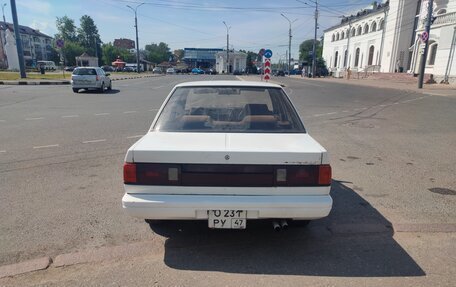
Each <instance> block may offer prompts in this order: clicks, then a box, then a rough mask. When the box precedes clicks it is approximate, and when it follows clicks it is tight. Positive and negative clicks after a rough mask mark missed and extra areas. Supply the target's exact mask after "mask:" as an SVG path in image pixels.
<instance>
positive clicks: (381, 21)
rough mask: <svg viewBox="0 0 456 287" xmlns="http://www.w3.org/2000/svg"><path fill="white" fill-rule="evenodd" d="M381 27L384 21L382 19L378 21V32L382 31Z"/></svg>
mask: <svg viewBox="0 0 456 287" xmlns="http://www.w3.org/2000/svg"><path fill="white" fill-rule="evenodd" d="M383 25H384V21H383V19H382V20H380V24H378V30H382V29H383Z"/></svg>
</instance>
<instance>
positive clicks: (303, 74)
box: [301, 66, 306, 78]
mask: <svg viewBox="0 0 456 287" xmlns="http://www.w3.org/2000/svg"><path fill="white" fill-rule="evenodd" d="M305 74H306V68H305V67H304V66H303V67H302V70H301V78H302V77H304V76H305Z"/></svg>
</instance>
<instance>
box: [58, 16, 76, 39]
mask: <svg viewBox="0 0 456 287" xmlns="http://www.w3.org/2000/svg"><path fill="white" fill-rule="evenodd" d="M55 22H56V26H57V31H58V33H57V34H56V35H55V38H56V39H63V40H64V41H65V42H66V41H71V42H76V41H77V35H76V25H75V24H74V20H73V19H70V18H68V16H63V17H57V20H56V21H55Z"/></svg>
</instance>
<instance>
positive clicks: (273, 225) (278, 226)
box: [272, 220, 282, 232]
mask: <svg viewBox="0 0 456 287" xmlns="http://www.w3.org/2000/svg"><path fill="white" fill-rule="evenodd" d="M272 227H273V228H274V231H276V232H279V231H280V230H281V229H282V227H280V224H279V223H278V222H277V220H273V221H272Z"/></svg>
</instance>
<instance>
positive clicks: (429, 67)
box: [410, 0, 456, 83]
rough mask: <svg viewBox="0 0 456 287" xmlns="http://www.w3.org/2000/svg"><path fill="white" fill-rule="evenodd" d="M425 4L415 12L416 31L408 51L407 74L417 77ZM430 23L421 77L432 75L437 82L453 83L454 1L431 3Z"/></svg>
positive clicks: (455, 69)
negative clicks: (408, 68) (426, 52)
mask: <svg viewBox="0 0 456 287" xmlns="http://www.w3.org/2000/svg"><path fill="white" fill-rule="evenodd" d="M428 7H429V6H428V0H423V1H422V3H421V5H420V9H419V10H417V13H416V15H415V19H416V22H417V28H416V31H415V34H414V42H413V45H412V46H411V47H410V53H412V59H411V67H410V73H413V74H415V75H416V74H418V73H419V68H420V67H419V66H420V62H421V57H422V55H423V53H424V49H423V45H422V41H421V36H422V34H423V32H424V25H425V23H426V18H427V8H428ZM432 15H433V17H434V22H433V23H432V25H431V30H430V33H429V49H428V55H427V60H426V65H425V73H426V74H433V75H434V79H435V80H436V81H437V82H441V81H445V82H452V83H456V55H455V54H456V1H455V0H434V3H433V12H432Z"/></svg>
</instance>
